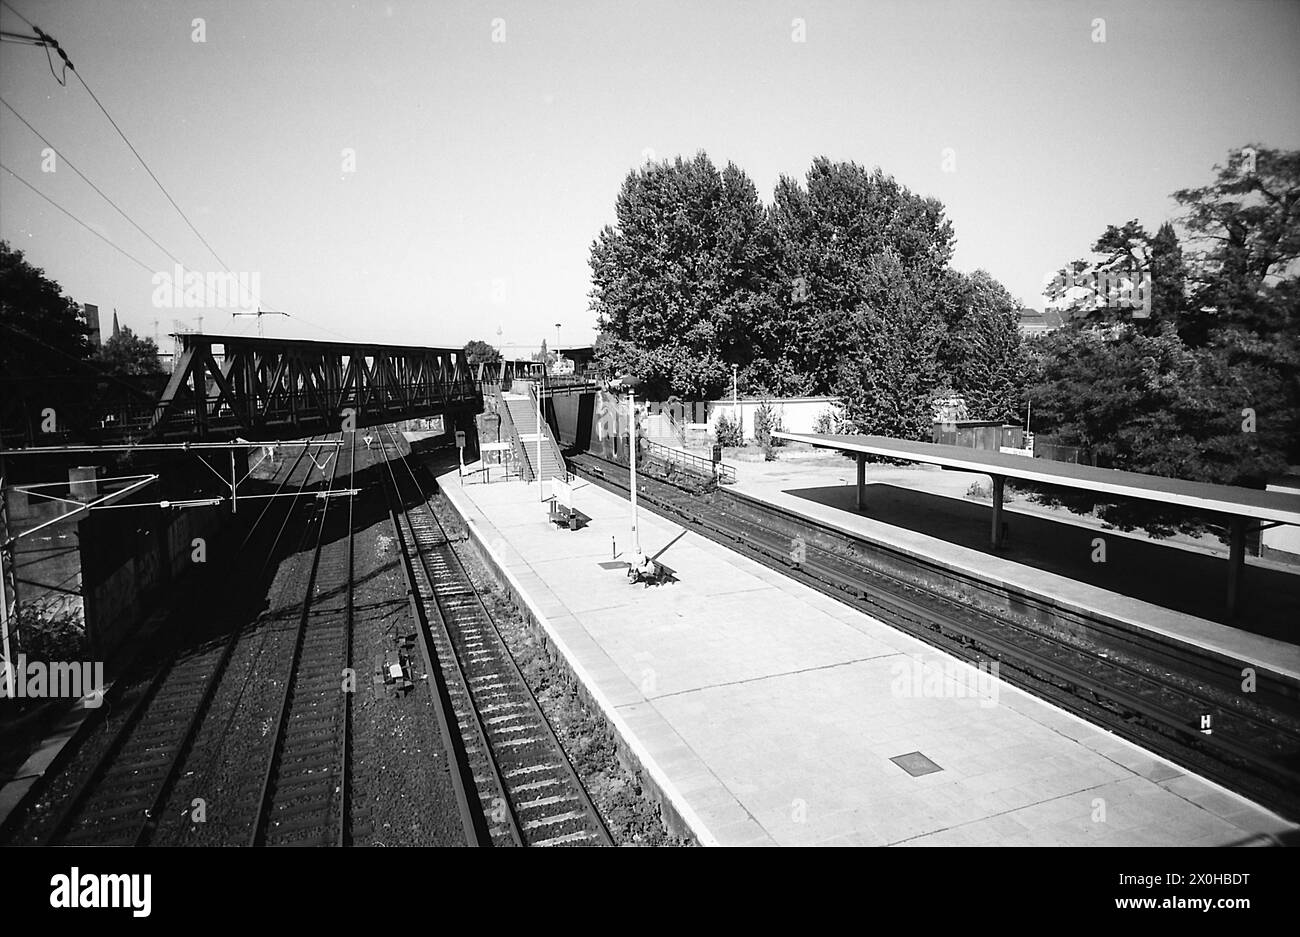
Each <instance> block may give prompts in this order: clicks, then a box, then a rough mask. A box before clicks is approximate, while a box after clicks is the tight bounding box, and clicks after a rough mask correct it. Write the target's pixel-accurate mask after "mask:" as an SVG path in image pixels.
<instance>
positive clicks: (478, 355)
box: [465, 339, 501, 369]
mask: <svg viewBox="0 0 1300 937" xmlns="http://www.w3.org/2000/svg"><path fill="white" fill-rule="evenodd" d="M465 360H466V361H467V362H468V363H469V366H470V367H471V368H474V369H477V368H478V366H479V365H480V364H496V363H497V362H498V361H500V360H501V352H499V351H498V350H497V349H496V348H494V347H493V346H491V345H489V344H488V343H487V342H481V341H479V340H478V339H474V340H472V341H470V342H467V343H466V344H465Z"/></svg>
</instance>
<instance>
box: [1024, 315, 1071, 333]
mask: <svg viewBox="0 0 1300 937" xmlns="http://www.w3.org/2000/svg"><path fill="white" fill-rule="evenodd" d="M1063 324H1064V323H1063V320H1062V319H1061V313H1060V311H1059V310H1056V309H1045V310H1043V311H1042V312H1039V311H1038V310H1037V309H1021V310H1020V334H1021V335H1023V336H1024V337H1025V338H1032V337H1034V336H1035V335H1046V334H1047V333H1048V332H1055V331H1056V330H1057V329H1059V328H1060V327H1061V326H1062V325H1063Z"/></svg>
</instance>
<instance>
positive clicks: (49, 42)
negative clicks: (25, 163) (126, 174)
mask: <svg viewBox="0 0 1300 937" xmlns="http://www.w3.org/2000/svg"><path fill="white" fill-rule="evenodd" d="M0 4H3V5H4V7H6V8H7V9H8V10H9V11H10V12H12V13H13V14H14V15H15V16H17V17H18V18H19V19H20V20H22V21H23V22H24V23H26V24H27V25H28V26H29V27H30V28H31V29H32V30H33V31H34V32H35V33H36V36H35V37H34V38H35V39H36V42H35V43H33V44H40V45H44V46H45V47H46V54H47V56H48V54H49V49H50V48H51V47H53V48H54V49H55V51H57V52H58V53H59V57H60V58H62V59H63V62H64V67H65V68H64V74H65V79H66V73H67V71H68V70H71V72H72V74H73V75H75V76H76V78H77V81H79V82H81V86H82V87H83V88H85V90H86V93H87V94H89V95H90V98H91V100H92V101H94V102H95V106H96V107H98V108H99V110H100V112H101V113H102V114H103V115H104V117H105V118H107V120H108V122H109V123H110V124H111V125H112V126H113V129H114V130H115V131H117V135H118V136H119V137H121V138H122V142H123V143H125V144H126V145H127V148H128V149H130V150H131V153H132V154H133V155H134V156H135V158H136V159H137V160H138V161H139V163H140V165H141V166H143V167H144V170H145V172H147V173H148V174H149V178H150V179H152V180H153V181H154V184H155V185H156V186H157V187H158V191H160V192H162V194H163V196H164V197H165V198H166V199H167V201H168V202H169V203H170V204H171V206H172V208H174V209H175V210H176V213H177V214H178V215H180V216H181V219H182V220H183V221H184V222H185V224H186V225H187V226H188V227H189V229H190V230H191V231H192V232H193V233H194V236H195V237H197V238H198V239H199V241H201V242H202V244H203V246H204V247H206V248H207V249H208V253H210V254H211V255H212V256H213V258H215V259H216V261H217V263H218V264H220V265H221V268H222V269H223V270H225V271H226V273H231V270H230V267H229V266H228V265H227V264H226V262H225V261H224V260H222V258H221V255H219V254H218V253H217V252H216V250H215V249H213V247H212V245H211V244H209V243H208V240H207V238H205V237H204V236H203V234H202V233H201V232H200V231H199V229H198V228H196V227H195V226H194V223H193V222H192V221H190V219H189V216H188V215H186V214H185V212H184V211H183V210H182V209H181V207H180V205H179V204H177V202H176V200H175V199H174V198H172V196H171V193H170V192H168V191H167V188H166V187H165V186H164V185H163V184H162V181H161V180H160V179H159V178H158V176H157V174H156V173H154V171H153V169H152V168H151V167H150V166H149V164H148V163H147V162H146V161H145V158H144V157H143V156H141V155H140V151H139V150H137V149H136V148H135V144H133V143H132V142H131V140H130V139H129V138H128V137H127V135H126V133H125V132H124V131H123V130H122V128H121V126H119V125H118V123H117V121H116V120H114V119H113V115H112V114H110V113H109V112H108V108H106V107H105V106H104V104H103V102H102V101H100V99H99V96H98V95H97V94H95V92H94V90H93V89H92V88H91V87H90V85H89V84H88V83H87V82H86V79H85V78H83V77H82V75H81V72H79V71H78V70H77V67H76V66H75V65H74V64H73V63H72V61H71V59H69V58H68V55H67V53H66V52H65V51H64V50H63V48H62V47H61V46H60V45H59V43H58V41H57V40H56V39H55V38H54V37H53V36H51V35H50V34H49V33H47V32H45V31H44V30H43V29H41V28H40V27H39V26H37V25H36V24H35V23H33V22H32V21H31V20H29V19H28V18H27V17H25V16H23V14H22V13H20V12H19V11H18V10H17V9H15V8H14V6H13V4H11V3H9V0H0ZM23 38H28V37H23ZM50 70H51V73H53V70H54V66H53V63H52V62H51V65H50ZM55 80H56V81H57V80H58V76H55ZM63 83H64V82H63V81H60V84H63ZM6 106H8V105H6ZM9 109H10V110H11V111H13V108H12V107H10V108H9ZM17 113H18V112H17V111H14V114H15V115H17ZM19 119H20V120H21V119H22V118H21V117H20V118H19ZM23 123H25V124H26V123H27V121H25V120H24V121H23ZM28 127H29V128H31V129H32V132H33V133H35V132H36V131H35V128H32V127H31V125H30V124H28ZM37 136H40V134H39V133H38V134H37ZM41 139H42V140H44V139H45V138H44V137H41ZM46 143H47V145H48V144H49V141H46ZM64 162H67V160H66V158H65V160H64ZM69 166H71V163H69ZM5 168H6V169H7V171H9V172H10V173H11V174H12V175H13V176H14V177H15V178H17V179H18V180H19V181H20V182H22V183H23V184H24V185H26V186H27V187H28V188H30V189H32V191H34V192H36V193H37V194H38V195H40V196H41V197H42V198H45V199H46V201H49V202H50V204H52V205H55V207H56V208H59V210H60V211H63V212H64V213H65V214H67V215H68V216H69V217H71V218H73V220H74V221H77V222H78V224H81V225H82V226H83V227H86V228H87V230H90V231H91V232H92V233H95V234H96V236H97V237H101V239H103V240H104V241H106V242H107V243H109V244H112V242H111V241H108V239H107V238H103V237H102V235H99V234H98V232H95V231H94V229H93V228H90V227H89V226H88V225H86V224H85V223H84V222H81V221H80V220H79V219H77V218H76V217H75V216H73V215H72V214H71V212H68V211H67V210H66V209H63V208H61V207H60V206H58V205H56V204H55V203H54V202H53V201H52V200H50V199H49V198H47V197H46V196H45V195H43V194H42V193H41V192H40V191H39V190H37V189H36V188H35V187H34V186H32V185H31V184H30V183H28V182H27V181H26V180H24V179H22V178H21V177H20V176H18V175H17V173H14V172H13V170H8V167H5ZM73 168H74V171H76V170H75V167H73ZM77 174H78V175H81V177H82V178H83V179H86V177H85V176H84V175H82V174H81V173H80V171H77ZM86 181H87V182H88V183H89V182H90V180H89V179H86ZM92 185H93V184H92ZM96 191H97V192H98V191H99V189H98V188H96ZM100 194H101V195H103V193H102V192H100ZM104 197H105V198H106V199H107V196H104ZM114 207H115V208H116V207H117V206H116V205H114ZM118 210H119V211H121V209H118ZM123 216H124V217H125V212H123ZM127 220H128V221H130V218H127ZM132 224H134V222H132ZM136 227H137V228H139V226H138V225H137V226H136ZM140 230H141V233H144V232H143V229H140ZM145 236H146V237H148V235H147V234H146V235H145ZM149 239H150V240H151V241H153V238H149ZM154 243H155V244H156V245H157V246H158V247H159V249H161V250H163V252H164V253H166V254H167V256H169V257H172V259H173V261H175V262H176V263H178V264H179V263H180V261H178V260H176V258H175V257H174V256H173V255H172V254H171V253H170V252H169V251H167V250H166V249H165V248H163V247H162V245H161V244H157V242H156V241H154ZM112 246H113V247H114V248H115V249H116V250H119V251H121V252H122V253H123V254H126V252H125V251H122V249H121V248H119V247H117V245H115V244H114V245H112ZM126 256H127V257H130V259H131V260H133V261H135V262H136V263H137V264H139V263H140V261H139V260H136V258H134V257H131V255H130V254H126ZM141 266H144V264H141ZM181 266H182V267H183V266H184V264H181ZM146 269H148V268H147V267H146ZM152 272H153V271H151V273H152ZM267 311H268V312H277V313H280V314H282V315H284V316H286V317H287V318H290V319H294V320H295V321H298V322H301V323H303V324H304V325H307V326H310V327H312V328H314V329H318V330H320V331H322V332H326V333H328V334H330V335H333V336H335V337H336V338H342V339H345V340H346V341H348V342H355V341H356V340H355V339H354V338H352V337H350V336H347V335H344V334H343V333H342V332H336V331H334V330H333V329H329V328H326V327H325V326H323V325H317V324H315V323H314V322H310V321H308V320H307V319H304V318H302V317H301V316H296V315H294V314H292V313H289V312H283V311H281V310H267Z"/></svg>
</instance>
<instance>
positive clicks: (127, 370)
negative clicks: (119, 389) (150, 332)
mask: <svg viewBox="0 0 1300 937" xmlns="http://www.w3.org/2000/svg"><path fill="white" fill-rule="evenodd" d="M99 361H100V363H101V364H102V365H103V366H104V370H105V371H107V372H108V373H109V374H114V375H118V376H120V377H134V376H138V375H141V374H163V373H165V371H166V369H165V368H164V367H163V366H162V362H160V361H159V360H158V346H157V345H156V344H154V340H153V339H152V338H141V337H140V336H138V335H136V334H135V333H134V332H132V331H131V329H130V328H127V327H124V328H123V329H122V330H121V331H120V332H119V333H118V334H117V335H114V336H113V337H112V338H110V339H109V340H108V341H106V342H104V345H103V347H102V348H100V350H99Z"/></svg>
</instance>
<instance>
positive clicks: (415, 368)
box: [144, 333, 483, 440]
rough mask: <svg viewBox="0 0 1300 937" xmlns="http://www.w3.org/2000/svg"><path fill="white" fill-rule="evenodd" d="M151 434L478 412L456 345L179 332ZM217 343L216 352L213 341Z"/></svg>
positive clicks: (230, 434) (281, 435) (231, 432)
mask: <svg viewBox="0 0 1300 937" xmlns="http://www.w3.org/2000/svg"><path fill="white" fill-rule="evenodd" d="M177 337H178V338H179V339H180V344H181V348H180V351H179V353H178V355H177V358H176V363H175V366H174V369H173V371H172V375H171V378H170V380H169V381H168V383H167V387H166V388H165V389H164V390H163V393H162V395H161V397H160V398H159V400H158V404H157V406H156V408H155V410H154V414H153V420H152V422H151V423H150V425H149V427H148V430H147V431H146V433H145V434H144V436H145V438H152V439H173V438H184V439H231V438H234V437H236V436H240V437H243V438H245V439H257V440H265V439H288V438H302V437H304V436H308V435H313V434H316V433H324V432H337V431H338V430H339V429H340V428H341V427H342V426H343V424H344V420H345V417H346V416H347V411H349V410H350V411H352V413H353V416H354V422H353V424H352V425H353V426H354V427H355V428H356V429H361V428H363V427H366V426H374V425H376V424H379V423H391V422H395V421H397V420H405V419H415V418H419V417H429V416H438V415H447V416H449V417H451V418H452V419H453V420H454V419H456V418H458V417H460V418H463V417H467V416H469V415H471V414H474V413H478V412H481V411H482V409H483V401H482V395H481V393H480V391H479V386H478V384H477V383H476V382H475V381H474V380H473V377H472V375H471V373H470V368H469V365H468V363H467V361H466V359H465V353H464V351H462V350H461V349H458V348H422V347H418V346H407V345H380V344H359V343H357V344H354V343H348V342H315V341H299V340H287V339H276V338H254V337H246V336H234V335H206V334H199V333H190V334H181V335H179V336H177ZM216 346H220V347H221V350H222V351H221V354H220V355H218V354H217V353H216V352H215V351H214V348H215V347H216Z"/></svg>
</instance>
